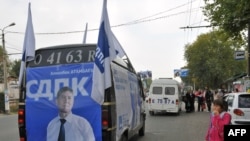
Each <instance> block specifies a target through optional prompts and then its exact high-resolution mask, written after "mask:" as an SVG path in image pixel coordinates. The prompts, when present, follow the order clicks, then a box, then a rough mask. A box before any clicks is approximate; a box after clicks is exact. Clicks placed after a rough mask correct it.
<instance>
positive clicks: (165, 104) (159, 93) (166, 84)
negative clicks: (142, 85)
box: [147, 78, 182, 115]
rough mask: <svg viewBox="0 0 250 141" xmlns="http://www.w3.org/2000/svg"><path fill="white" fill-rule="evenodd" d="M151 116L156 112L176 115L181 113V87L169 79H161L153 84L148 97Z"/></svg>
mask: <svg viewBox="0 0 250 141" xmlns="http://www.w3.org/2000/svg"><path fill="white" fill-rule="evenodd" d="M147 104H148V110H149V114H150V115H154V114H155V113H156V112H167V113H176V114H178V115H179V113H180V111H181V104H182V100H181V85H180V83H179V82H178V81H176V80H173V79H169V78H160V79H156V80H154V81H153V82H152V84H151V85H150V89H149V96H148V103H147Z"/></svg>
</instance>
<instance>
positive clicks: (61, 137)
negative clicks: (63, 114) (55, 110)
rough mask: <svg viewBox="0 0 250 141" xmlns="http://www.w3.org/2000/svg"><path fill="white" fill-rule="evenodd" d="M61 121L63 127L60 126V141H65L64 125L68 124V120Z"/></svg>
mask: <svg viewBox="0 0 250 141" xmlns="http://www.w3.org/2000/svg"><path fill="white" fill-rule="evenodd" d="M60 121H61V126H60V131H59V136H58V141H65V129H64V123H65V122H66V120H65V119H60Z"/></svg>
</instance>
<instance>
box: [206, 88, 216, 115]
mask: <svg viewBox="0 0 250 141" xmlns="http://www.w3.org/2000/svg"><path fill="white" fill-rule="evenodd" d="M204 94H205V102H206V104H207V110H208V112H211V104H212V101H213V99H214V96H213V93H212V92H211V90H210V89H209V88H208V87H205V92H204Z"/></svg>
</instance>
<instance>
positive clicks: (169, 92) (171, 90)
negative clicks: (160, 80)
mask: <svg viewBox="0 0 250 141" xmlns="http://www.w3.org/2000/svg"><path fill="white" fill-rule="evenodd" d="M174 94H175V88H174V87H165V95H174Z"/></svg>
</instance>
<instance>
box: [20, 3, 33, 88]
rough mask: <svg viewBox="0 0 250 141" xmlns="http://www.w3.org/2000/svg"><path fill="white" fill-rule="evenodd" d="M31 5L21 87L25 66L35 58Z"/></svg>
mask: <svg viewBox="0 0 250 141" xmlns="http://www.w3.org/2000/svg"><path fill="white" fill-rule="evenodd" d="M30 5H31V4H30V3H29V9H28V20H27V25H26V31H25V37H24V43H23V55H22V61H21V66H20V72H19V80H18V83H19V86H20V84H21V81H22V79H23V75H24V72H25V69H26V67H25V64H26V62H27V61H32V60H34V57H35V44H36V43H35V34H34V30H33V24H32V15H31V10H30Z"/></svg>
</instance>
